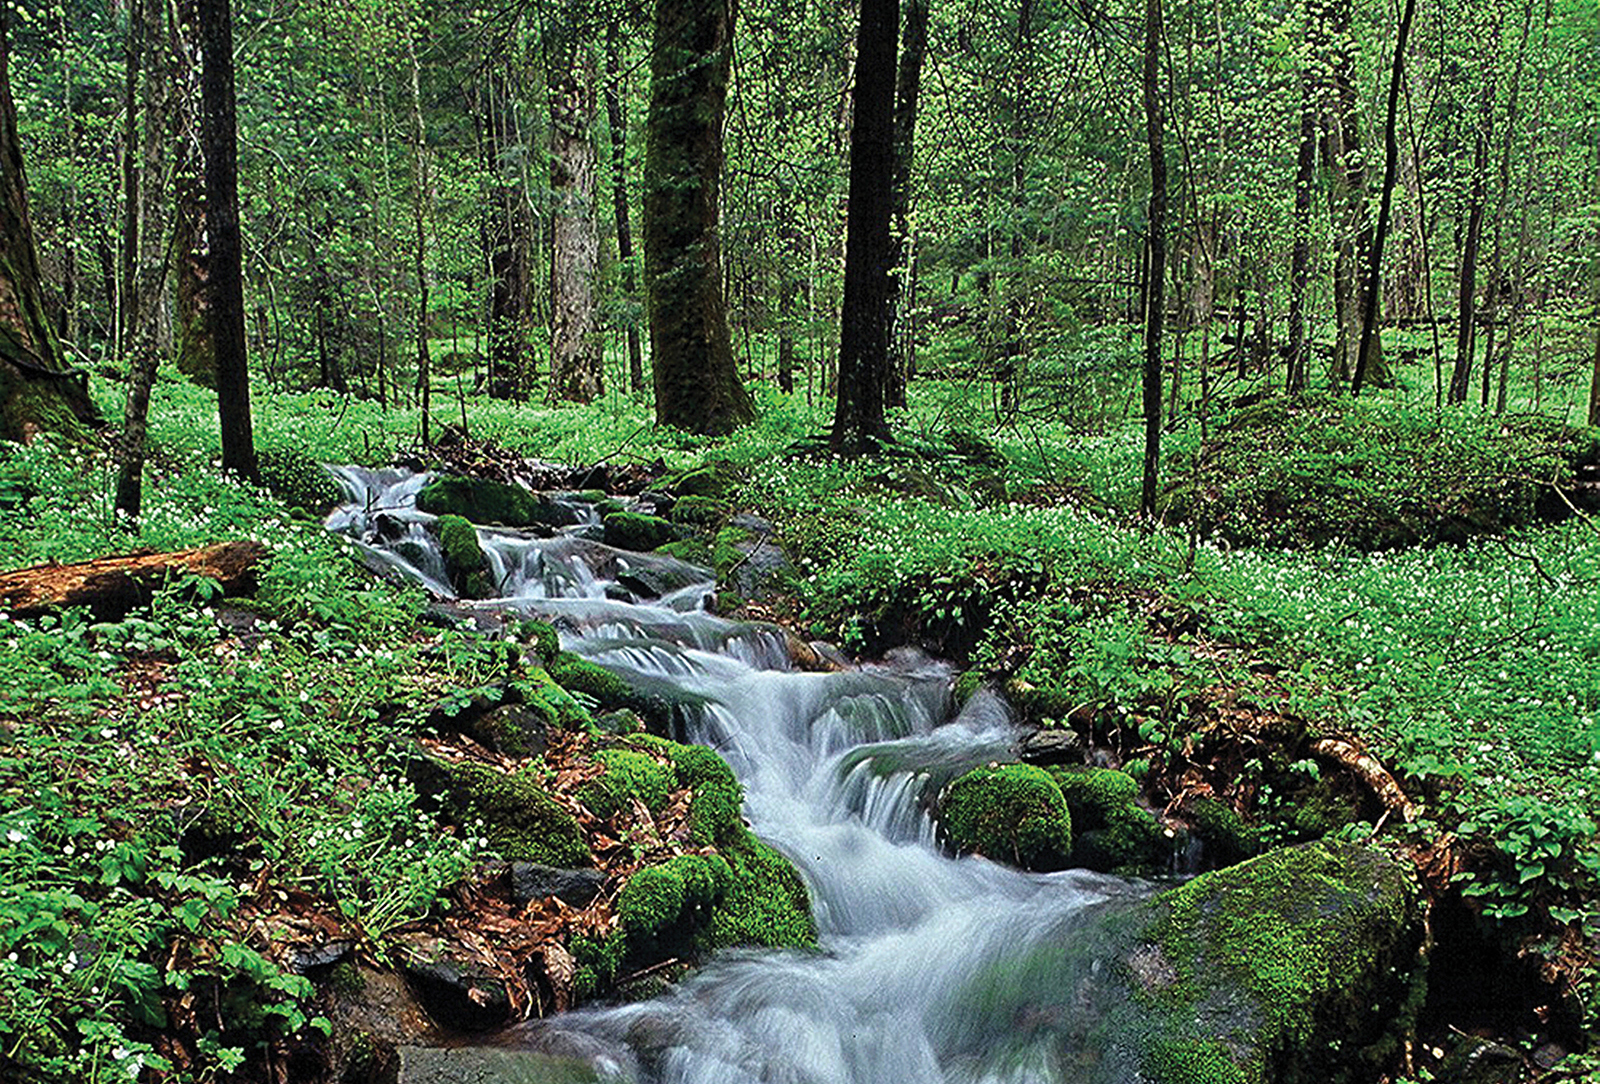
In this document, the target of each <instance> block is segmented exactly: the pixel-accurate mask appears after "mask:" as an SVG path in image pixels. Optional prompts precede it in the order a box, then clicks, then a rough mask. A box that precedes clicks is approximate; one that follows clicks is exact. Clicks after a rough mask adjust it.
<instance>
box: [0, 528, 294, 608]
mask: <svg viewBox="0 0 1600 1084" xmlns="http://www.w3.org/2000/svg"><path fill="white" fill-rule="evenodd" d="M266 555H267V547H266V546H264V545H262V544H261V543H260V542H222V543H219V544H217V545H214V546H203V547H201V548H199V549H192V550H180V551H178V552H175V553H135V554H127V555H124V556H118V557H99V558H96V559H95V560H93V561H83V562H81V563H79V564H72V565H59V564H48V565H35V566H34V567H32V568H19V569H14V570H12V571H10V572H0V609H5V610H9V611H10V612H11V614H12V615H13V616H16V617H36V616H38V615H40V614H44V613H48V612H51V611H54V610H63V609H66V608H68V607H72V606H87V607H89V608H90V610H92V611H93V612H94V615H95V617H97V618H99V619H100V620H102V621H104V620H109V619H111V618H115V617H120V616H122V615H123V614H126V613H128V612H129V611H130V610H134V609H137V608H138V607H140V606H143V605H145V604H146V603H148V602H149V601H150V598H151V596H152V595H154V594H155V591H156V589H157V588H159V587H160V586H161V585H162V584H163V583H165V582H167V581H168V580H169V579H170V578H171V577H172V576H173V575H174V574H177V573H185V572H187V573H193V574H194V575H197V576H205V577H208V578H210V579H213V580H216V581H217V582H218V583H219V584H221V585H222V592H223V594H225V595H243V594H249V593H250V592H252V591H254V590H255V586H256V578H255V573H256V566H257V565H258V564H260V563H261V561H262V560H263V559H264V558H265V557H266Z"/></svg>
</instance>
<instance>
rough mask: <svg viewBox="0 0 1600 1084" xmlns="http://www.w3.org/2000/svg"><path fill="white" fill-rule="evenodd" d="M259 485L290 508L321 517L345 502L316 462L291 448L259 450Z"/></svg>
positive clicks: (331, 480) (257, 459) (257, 460)
mask: <svg viewBox="0 0 1600 1084" xmlns="http://www.w3.org/2000/svg"><path fill="white" fill-rule="evenodd" d="M256 466H257V468H258V473H259V475H260V478H261V484H262V486H264V487H265V488H266V490H267V492H269V493H271V494H272V495H273V496H274V497H277V498H278V499H279V500H281V501H283V503H284V504H287V505H288V506H289V507H290V508H295V509H299V510H301V511H304V512H307V513H310V514H312V515H318V516H320V515H323V514H324V513H326V512H327V511H328V510H329V509H330V508H332V507H334V505H336V504H339V503H340V502H341V501H343V500H344V492H343V491H342V490H341V489H340V488H339V484H338V483H337V482H335V481H334V480H333V476H332V475H331V474H329V473H328V471H327V469H326V468H324V467H323V465H322V464H321V463H318V462H317V461H316V459H315V458H313V457H312V456H310V455H307V454H306V453H305V452H302V451H299V450H298V449H294V448H271V447H267V448H258V449H256Z"/></svg>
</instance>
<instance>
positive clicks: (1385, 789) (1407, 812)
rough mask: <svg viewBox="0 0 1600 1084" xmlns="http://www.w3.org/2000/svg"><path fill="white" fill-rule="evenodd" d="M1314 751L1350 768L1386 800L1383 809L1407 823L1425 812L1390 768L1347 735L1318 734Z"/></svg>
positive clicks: (1312, 745) (1376, 793)
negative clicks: (1395, 814) (1403, 787)
mask: <svg viewBox="0 0 1600 1084" xmlns="http://www.w3.org/2000/svg"><path fill="white" fill-rule="evenodd" d="M1311 751H1312V752H1313V753H1315V754H1316V755H1317V756H1319V757H1327V758H1328V759H1329V760H1332V761H1334V762H1336V763H1338V764H1340V765H1342V766H1344V767H1345V768H1348V769H1349V770H1350V771H1351V772H1352V773H1354V774H1355V776H1356V777H1357V778H1359V779H1360V780H1361V781H1362V782H1363V783H1365V784H1366V785H1367V787H1368V789H1370V790H1371V791H1372V793H1373V794H1374V795H1375V796H1376V797H1377V799H1378V801H1380V802H1382V803H1383V807H1384V809H1386V810H1388V811H1389V812H1391V813H1398V814H1399V815H1400V819H1401V820H1403V821H1405V822H1406V823H1407V824H1410V823H1412V822H1413V821H1415V820H1416V819H1417V818H1418V817H1419V816H1421V815H1422V809H1421V807H1420V806H1418V805H1417V804H1416V803H1414V802H1413V801H1412V800H1411V799H1410V798H1407V797H1406V792H1405V791H1403V790H1401V789H1400V784H1399V783H1398V782H1396V781H1395V778H1394V775H1393V774H1392V773H1390V771H1389V769H1388V768H1385V767H1384V766H1383V764H1382V763H1380V762H1379V760H1378V758H1377V757H1375V756H1373V755H1371V754H1370V753H1364V752H1362V751H1361V750H1360V749H1358V748H1357V747H1356V745H1355V744H1354V743H1353V742H1350V741H1347V740H1346V739H1344V738H1319V739H1317V740H1316V741H1314V742H1312V743H1311Z"/></svg>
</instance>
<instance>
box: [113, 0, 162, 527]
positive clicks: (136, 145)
mask: <svg viewBox="0 0 1600 1084" xmlns="http://www.w3.org/2000/svg"><path fill="white" fill-rule="evenodd" d="M159 5H160V0H131V3H130V4H129V8H128V36H129V38H130V44H129V55H130V57H131V58H136V62H135V63H134V64H133V67H134V68H135V70H136V71H137V79H136V83H137V86H138V94H137V101H136V105H137V110H136V113H137V120H136V123H135V124H133V125H131V126H130V132H132V133H133V134H134V137H135V138H134V139H132V140H130V141H129V144H128V157H129V158H130V160H133V161H134V166H133V167H132V174H131V176H132V177H133V179H134V183H133V185H132V186H131V190H130V191H129V197H130V199H131V201H132V202H131V206H130V208H129V215H128V219H129V233H130V234H131V235H132V239H131V244H130V247H131V248H132V250H133V254H134V262H133V273H132V275H131V276H130V280H129V287H130V288H129V289H128V291H127V298H128V304H127V308H126V311H127V313H128V316H129V334H128V340H127V341H128V343H129V346H130V352H129V357H128V395H127V401H126V407H125V409H124V411H123V420H122V439H121V441H120V442H119V446H118V449H117V452H118V455H117V460H118V466H117V489H116V499H115V507H116V509H117V511H119V512H121V513H122V515H123V516H124V517H126V519H127V522H128V523H129V524H130V525H131V524H134V523H137V521H138V519H139V512H140V506H141V504H142V496H143V485H142V478H143V475H144V445H145V428H146V424H147V420H148V417H149V413H150V388H151V385H153V384H154V383H155V378H156V363H157V361H158V360H159V356H160V340H161V326H160V325H161V320H162V317H163V315H164V305H163V303H162V292H163V286H164V285H165V283H166V279H167V223H166V215H165V214H164V207H165V199H164V197H165V195H166V187H167V185H166V176H165V163H166V160H167V154H166V148H165V147H164V146H163V137H164V136H165V135H166V131H167V116H166V113H167V109H166V106H167V100H168V93H169V92H168V87H169V86H170V80H169V76H168V67H169V65H168V64H167V63H166V53H167V50H166V49H165V48H164V41H163V35H162V33H161V28H162V18H161V15H162V12H161V10H160V6H159Z"/></svg>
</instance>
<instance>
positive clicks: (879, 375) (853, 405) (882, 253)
mask: <svg viewBox="0 0 1600 1084" xmlns="http://www.w3.org/2000/svg"><path fill="white" fill-rule="evenodd" d="M899 29H900V4H899V0H862V4H861V25H860V28H859V31H858V33H857V35H856V81H855V87H854V90H853V91H852V94H851V101H852V107H853V110H854V114H853V116H854V122H853V124H852V126H851V129H850V217H849V220H848V222H847V225H846V231H845V258H844V308H843V312H842V314H841V318H840V323H839V377H838V393H837V398H836V399H835V401H834V413H833V432H832V434H831V435H830V438H829V440H830V443H831V444H832V445H833V447H834V449H835V450H837V451H839V452H842V453H844V454H846V455H860V454H862V453H863V452H866V451H869V450H871V449H872V448H874V447H875V446H876V445H877V444H879V443H880V442H881V441H883V440H886V439H887V438H888V436H889V426H888V423H887V422H886V421H885V420H884V416H883V389H884V377H885V374H886V373H887V371H888V368H889V317H890V313H889V301H890V282H891V278H892V275H893V271H894V245H893V243H892V241H891V239H890V223H889V219H890V215H891V212H892V207H893V201H892V196H891V189H892V187H893V181H894V136H895V132H894V96H895V44H896V41H897V39H898V37H899Z"/></svg>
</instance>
